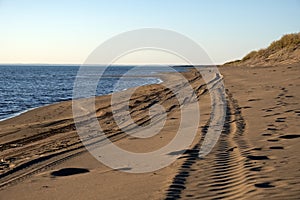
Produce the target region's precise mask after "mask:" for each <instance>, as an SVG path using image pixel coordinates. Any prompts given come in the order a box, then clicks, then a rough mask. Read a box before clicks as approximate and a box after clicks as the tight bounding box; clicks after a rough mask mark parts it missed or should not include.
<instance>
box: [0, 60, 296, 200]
mask: <svg viewBox="0 0 300 200" xmlns="http://www.w3.org/2000/svg"><path fill="white" fill-rule="evenodd" d="M299 69H300V68H299V65H297V64H295V65H289V66H277V67H253V68H243V67H233V68H229V67H221V68H220V71H221V73H222V75H223V76H224V82H225V88H226V95H227V98H226V105H227V106H226V119H225V126H224V128H223V131H222V134H221V137H220V138H219V140H218V141H217V144H216V146H215V147H214V148H213V150H212V152H210V153H209V154H208V155H206V156H205V157H203V158H199V151H200V149H201V145H202V144H203V141H204V139H205V135H206V134H207V132H208V130H209V127H208V125H209V122H210V120H211V119H210V112H211V110H212V108H211V107H210V96H209V93H208V92H207V89H206V86H205V84H204V82H203V80H202V79H201V76H199V74H198V73H197V72H196V71H190V72H185V73H183V74H184V76H185V77H186V78H187V79H188V80H189V81H190V84H191V85H192V86H193V88H194V89H195V91H196V94H197V97H198V100H199V101H198V102H194V103H197V104H198V105H199V106H200V108H201V121H200V124H199V128H198V134H197V137H196V138H195V140H194V142H193V144H192V145H191V146H190V148H189V149H187V151H186V152H185V153H184V154H183V155H181V156H180V157H179V158H178V159H177V160H176V161H175V162H174V163H172V164H171V165H169V166H168V167H165V168H163V169H160V170H158V171H155V172H149V173H142V174H131V173H125V172H121V171H119V170H114V169H111V168H109V167H106V166H105V165H103V164H101V163H100V162H99V161H97V160H96V159H95V158H94V157H92V156H91V155H90V154H89V153H88V152H87V151H86V149H85V148H84V147H83V146H82V143H81V141H80V139H79V137H78V135H77V134H76V127H75V125H74V121H73V119H72V110H71V102H63V103H59V104H54V105H50V106H46V107H42V108H38V109H35V110H32V111H29V112H27V113H24V114H22V115H20V116H18V117H15V118H12V119H9V120H6V121H2V122H0V141H1V146H0V148H1V153H0V158H2V161H1V165H0V170H1V171H0V172H1V175H0V187H1V190H0V193H1V197H2V198H4V199H71V198H73V199H142V198H147V199H216V198H217V199H218V198H219V199H262V198H272V199H298V198H299V197H300V192H299V187H300V170H299V166H300V165H299V164H300V160H299V158H298V154H299V147H297V143H299V137H300V132H299V128H300V127H299V123H298V121H299V117H300V106H299V89H298V87H299V85H300V77H299V74H300V73H299ZM162 77H163V78H164V79H165V80H166V81H169V82H171V83H174V84H176V83H177V81H178V77H176V75H171V74H162ZM184 87H185V86H184V85H178V87H177V88H178V90H184ZM156 103H160V104H161V105H163V106H164V108H165V109H166V110H167V121H166V123H165V127H164V128H163V129H162V131H161V132H160V133H159V134H157V135H155V136H153V137H151V138H147V139H136V138H134V137H132V136H128V135H126V134H125V133H124V132H122V130H120V129H119V128H118V126H117V125H116V123H115V122H114V120H113V116H112V113H111V109H110V106H109V104H110V96H103V97H98V98H97V99H96V107H97V112H96V115H97V118H98V120H99V123H100V124H101V125H102V126H103V127H105V133H106V135H107V136H108V137H109V138H110V139H111V140H112V141H113V142H114V143H115V144H117V145H118V146H119V147H121V148H124V149H126V150H130V151H135V152H149V151H153V150H155V149H158V148H160V147H162V146H164V145H166V144H168V142H169V141H170V140H171V139H172V138H173V137H174V134H175V131H174V130H176V129H177V127H178V124H179V120H180V105H179V104H178V101H177V100H176V98H175V96H174V94H173V93H172V92H171V91H169V90H168V89H166V88H164V87H162V86H160V85H150V86H143V87H140V88H139V89H138V90H136V91H135V93H134V95H133V97H132V98H131V101H130V108H131V110H130V112H131V116H132V118H133V120H134V122H135V123H137V124H138V125H140V126H143V125H147V124H148V123H149V116H148V114H149V112H148V111H149V107H151V105H153V104H156ZM155 119H156V120H157V121H159V120H160V119H161V118H160V116H156V118H155ZM191 120H192V119H191ZM86 123H88V121H87V122H86ZM131 126H132V124H129V125H128V127H131ZM187 134H188V132H187ZM149 144H151V145H149ZM174 154H176V152H174ZM126 170H130V169H125V168H124V169H123V171H126Z"/></svg>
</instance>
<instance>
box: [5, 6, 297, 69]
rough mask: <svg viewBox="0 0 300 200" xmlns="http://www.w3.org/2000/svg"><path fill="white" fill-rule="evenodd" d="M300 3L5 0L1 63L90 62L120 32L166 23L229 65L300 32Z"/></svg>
mask: <svg viewBox="0 0 300 200" xmlns="http://www.w3.org/2000/svg"><path fill="white" fill-rule="evenodd" d="M299 10H300V0H243V1H240V0H105V1H104V0H103V1H101V0H98V1H93V0H86V1H84V0H81V1H76V0H59V1H58V0H57V1H56V0H43V1H41V0H0V27H1V29H0V63H49V64H54V63H56V64H82V63H83V62H84V61H85V60H86V59H87V57H88V56H89V55H90V53H91V52H92V51H93V50H94V49H95V48H97V47H98V46H99V45H100V44H102V43H103V42H104V41H106V40H108V39H110V38H111V37H113V36H115V35H118V34H120V33H123V32H126V31H130V30H134V29H140V28H160V29H168V30H172V31H175V32H178V33H180V34H183V35H185V36H187V37H189V38H190V39H192V40H194V41H195V42H197V44H199V45H200V46H201V47H202V48H203V49H204V50H205V51H206V53H207V54H208V55H209V57H210V58H211V60H212V62H213V63H215V64H222V63H224V62H226V61H231V60H235V59H240V58H242V57H243V56H244V55H245V54H247V53H248V52H249V51H252V50H257V49H260V48H263V47H267V46H268V45H269V44H270V43H271V42H272V41H274V40H277V39H279V38H280V37H281V36H282V35H283V34H287V33H294V32H299V31H300V23H299V19H300V12H299ZM146 54H147V53H144V56H147V55H146ZM142 56H143V55H139V56H133V55H131V56H128V59H123V60H122V61H120V63H122V62H123V63H125V64H126V63H130V62H138V61H136V60H135V59H137V58H138V57H139V58H140V57H142ZM155 56H157V55H155ZM163 57H164V58H165V59H164V58H163ZM170 57H172V56H170V55H169V56H168V55H164V56H160V58H158V57H155V59H156V61H157V60H159V59H162V60H161V62H167V61H170V60H172V58H170ZM149 58H151V56H150V57H149V56H148V59H149ZM137 60H138V59H137ZM141 60H143V59H141ZM170 62H172V61H170Z"/></svg>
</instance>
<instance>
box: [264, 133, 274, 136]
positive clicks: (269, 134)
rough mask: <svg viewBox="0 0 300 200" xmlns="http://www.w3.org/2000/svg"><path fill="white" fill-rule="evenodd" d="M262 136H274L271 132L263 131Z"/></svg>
mask: <svg viewBox="0 0 300 200" xmlns="http://www.w3.org/2000/svg"><path fill="white" fill-rule="evenodd" d="M262 136H272V134H271V133H263V134H262Z"/></svg>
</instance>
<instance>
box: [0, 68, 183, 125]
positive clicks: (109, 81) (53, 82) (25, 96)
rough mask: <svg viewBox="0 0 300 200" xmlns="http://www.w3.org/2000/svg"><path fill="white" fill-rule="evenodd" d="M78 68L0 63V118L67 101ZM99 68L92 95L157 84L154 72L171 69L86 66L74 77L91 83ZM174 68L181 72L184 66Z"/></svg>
mask: <svg viewBox="0 0 300 200" xmlns="http://www.w3.org/2000/svg"><path fill="white" fill-rule="evenodd" d="M79 68H80V66H75V65H0V121H1V120H4V119H7V118H11V117H13V116H16V115H18V114H20V113H22V112H25V111H27V110H30V109H33V108H37V107H40V106H43V105H48V104H52V103H57V102H61V101H66V100H71V99H72V95H73V86H74V82H75V80H76V76H77V72H78V70H79ZM100 68H101V70H102V71H103V74H102V76H101V78H100V80H99V81H98V84H97V89H96V93H95V95H96V96H100V95H105V94H109V93H112V92H114V91H121V90H125V89H128V88H131V87H136V86H141V85H147V84H154V83H159V82H161V80H160V79H158V78H157V77H156V76H155V74H156V73H159V72H170V71H172V69H170V68H166V67H160V66H140V67H133V66H111V67H108V68H105V67H101V66H100V67H99V66H98V67H96V66H93V67H87V68H86V70H85V72H84V76H85V77H79V79H78V77H77V80H80V81H84V83H85V84H87V85H88V84H94V83H93V81H94V80H95V79H93V78H95V77H93V76H98V75H97V73H96V71H97V72H99V69H100ZM133 69H134V70H133ZM174 69H175V70H176V71H184V70H186V67H174ZM121 77H122V78H121ZM91 80H92V81H91ZM120 80H121V81H120ZM82 97H86V95H84V94H83V96H82Z"/></svg>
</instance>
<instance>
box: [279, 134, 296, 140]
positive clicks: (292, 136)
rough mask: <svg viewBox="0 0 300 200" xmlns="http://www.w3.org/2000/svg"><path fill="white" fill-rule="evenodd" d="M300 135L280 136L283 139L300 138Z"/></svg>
mask: <svg viewBox="0 0 300 200" xmlns="http://www.w3.org/2000/svg"><path fill="white" fill-rule="evenodd" d="M299 137H300V135H298V134H287V135H281V136H279V138H282V139H295V138H299Z"/></svg>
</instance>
